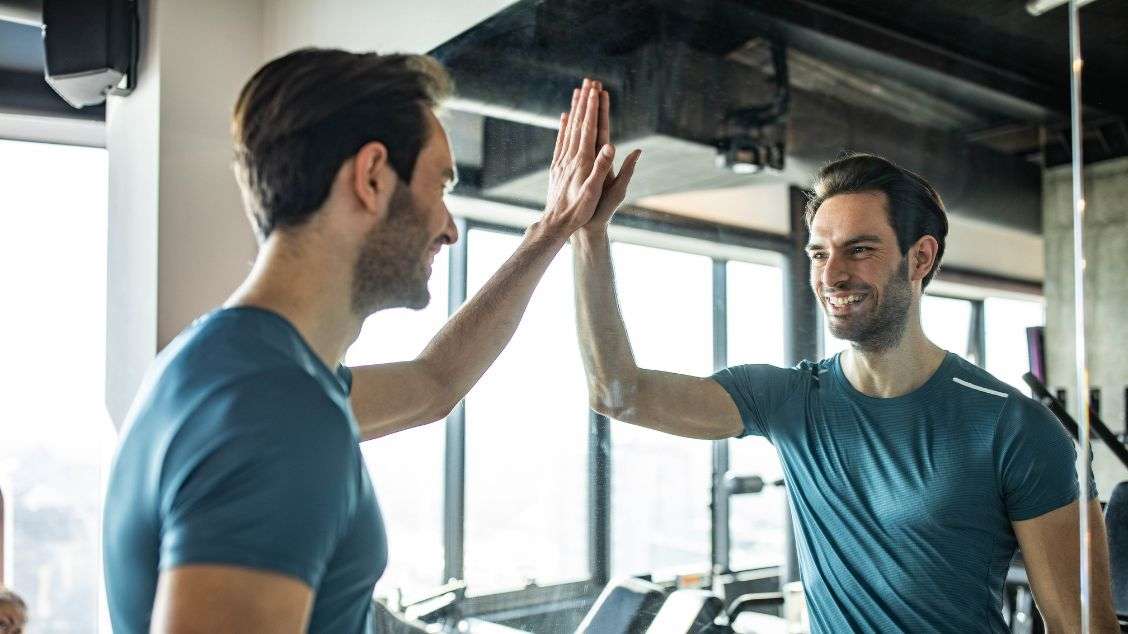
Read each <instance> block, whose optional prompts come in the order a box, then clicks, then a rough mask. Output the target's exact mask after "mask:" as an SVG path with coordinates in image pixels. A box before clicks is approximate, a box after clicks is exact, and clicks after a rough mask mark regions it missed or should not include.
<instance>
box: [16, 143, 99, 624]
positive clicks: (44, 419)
mask: <svg viewBox="0 0 1128 634" xmlns="http://www.w3.org/2000/svg"><path fill="white" fill-rule="evenodd" d="M0 174H3V175H4V186H3V187H2V188H0V209H3V210H4V211H5V214H4V223H5V225H4V231H2V232H0V271H3V272H4V273H3V288H4V293H5V295H6V296H7V297H9V298H16V299H15V301H13V302H12V303H10V304H6V307H7V310H3V311H0V350H3V351H4V361H5V363H6V364H7V365H8V366H9V367H10V368H12V369H14V370H16V369H18V370H17V371H14V372H11V373H9V374H8V376H9V377H10V378H9V382H8V384H7V385H6V386H5V390H4V396H3V398H0V488H2V489H3V491H4V498H5V504H6V511H7V512H6V514H5V515H6V517H5V523H6V526H5V527H4V528H5V530H4V534H5V535H4V538H5V541H6V542H7V543H6V544H5V545H4V546H5V549H4V550H5V557H4V559H5V567H6V568H7V570H5V571H4V575H3V577H4V582H5V584H6V585H8V586H10V587H11V588H12V589H13V590H15V592H17V593H18V594H20V595H21V596H22V597H23V598H24V600H25V601H26V602H27V604H28V607H29V611H30V621H31V628H32V631H35V632H97V631H98V629H99V595H100V588H101V581H102V572H101V565H102V562H101V552H102V549H101V543H100V537H99V527H100V524H101V514H102V492H103V477H104V475H105V471H106V468H107V467H108V466H109V461H110V458H111V456H112V452H113V446H114V432H113V426H112V424H111V423H110V419H109V415H108V414H107V413H106V410H105V405H104V385H105V353H106V347H105V343H106V321H105V315H106V196H107V180H108V175H107V161H106V151H105V150H102V149H95V148H78V147H68V146H60V145H48V144H41V143H17V142H13V141H0ZM61 174H65V175H66V186H65V187H60V186H59V175H61ZM60 373H62V374H61V376H63V377H65V388H63V389H62V398H60V384H59V382H58V381H56V380H54V379H55V378H58V377H60ZM13 380H14V381H15V383H14V384H12V383H11V381H13ZM106 631H108V629H107V630H106Z"/></svg>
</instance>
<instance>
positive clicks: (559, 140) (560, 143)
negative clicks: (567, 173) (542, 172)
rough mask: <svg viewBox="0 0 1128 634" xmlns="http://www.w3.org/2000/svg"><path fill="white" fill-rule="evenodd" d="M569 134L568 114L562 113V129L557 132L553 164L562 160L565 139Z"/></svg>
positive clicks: (553, 150) (553, 149)
mask: <svg viewBox="0 0 1128 634" xmlns="http://www.w3.org/2000/svg"><path fill="white" fill-rule="evenodd" d="M567 133H568V113H567V112H561V113H560V129H559V130H557V131H556V146H555V147H554V148H552V162H553V163H556V161H558V160H560V150H561V149H562V148H563V147H564V138H565V135H566V134H567Z"/></svg>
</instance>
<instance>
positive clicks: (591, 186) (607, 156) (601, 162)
mask: <svg viewBox="0 0 1128 634" xmlns="http://www.w3.org/2000/svg"><path fill="white" fill-rule="evenodd" d="M614 162H615V146H614V145H611V144H607V145H604V146H603V148H602V149H600V150H599V154H598V155H597V156H596V157H595V163H594V164H593V165H592V166H591V174H589V175H588V177H587V180H585V181H584V185H583V187H584V190H585V192H593V191H594V192H599V191H600V190H601V189H603V181H604V180H606V179H607V174H609V173H610V172H611V165H612V164H613V163H614Z"/></svg>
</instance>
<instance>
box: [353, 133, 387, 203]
mask: <svg viewBox="0 0 1128 634" xmlns="http://www.w3.org/2000/svg"><path fill="white" fill-rule="evenodd" d="M352 176H353V182H352V187H353V192H354V193H355V194H356V197H357V200H359V201H360V204H361V205H362V206H363V207H364V208H365V209H367V210H368V211H369V212H371V213H375V214H379V215H383V213H384V210H385V209H387V207H388V199H389V198H390V197H391V195H392V189H393V188H394V187H395V182H396V177H395V172H394V170H393V169H392V166H391V164H390V163H389V162H388V148H386V147H385V146H384V144H383V143H380V142H379V141H371V142H369V143H365V144H364V145H363V146H362V147H361V148H360V150H359V151H357V153H356V156H354V157H353V175H352Z"/></svg>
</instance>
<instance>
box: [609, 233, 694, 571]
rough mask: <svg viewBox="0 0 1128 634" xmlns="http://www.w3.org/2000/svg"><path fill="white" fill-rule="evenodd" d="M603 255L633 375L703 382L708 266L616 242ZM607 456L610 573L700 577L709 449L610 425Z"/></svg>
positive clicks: (685, 256) (684, 256)
mask: <svg viewBox="0 0 1128 634" xmlns="http://www.w3.org/2000/svg"><path fill="white" fill-rule="evenodd" d="M612 253H613V256H614V261H615V269H616V270H615V273H616V280H617V282H618V290H619V303H620V305H621V308H622V311H623V318H624V320H625V321H626V324H627V330H628V332H629V334H630V338H631V343H632V344H633V348H634V351H635V357H636V360H637V361H638V364H639V366H641V367H645V368H651V369H656V370H667V371H671V372H681V373H685V374H693V375H698V376H707V375H709V374H710V373H711V371H712V369H713V360H712V356H713V353H712V350H713V345H712V341H713V339H712V337H713V333H712V261H711V260H710V259H709V258H706V257H704V256H700V255H690V254H687V253H679V252H676V251H668V250H665V249H654V248H650V247H643V246H636V245H633V244H623V243H615V244H614V245H613V246H612ZM611 447H612V459H611V465H612V485H611V491H612V508H611V522H612V540H611V572H612V574H616V575H617V574H637V573H646V572H652V573H654V574H655V575H656V576H659V577H663V576H664V577H672V576H673V574H674V573H675V572H677V571H679V570H685V569H689V570H694V571H704V570H708V569H709V527H710V515H709V491H710V477H711V474H712V458H711V456H712V454H711V447H710V444H709V443H708V442H707V441H703V440H691V439H686V438H679V437H677V436H671V435H669V434H663V433H660V432H656V431H652V430H649V429H645V428H642V427H635V426H632V425H628V424H625V423H612V426H611Z"/></svg>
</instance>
